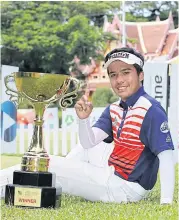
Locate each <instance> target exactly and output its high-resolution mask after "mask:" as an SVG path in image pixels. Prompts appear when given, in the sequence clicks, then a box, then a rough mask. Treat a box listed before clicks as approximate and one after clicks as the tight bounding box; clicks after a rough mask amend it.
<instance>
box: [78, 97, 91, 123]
mask: <svg viewBox="0 0 179 220" xmlns="http://www.w3.org/2000/svg"><path fill="white" fill-rule="evenodd" d="M74 107H75V110H76V114H77V115H78V117H79V118H80V119H85V118H88V117H89V115H90V114H91V112H92V110H93V105H92V103H91V102H89V101H88V97H87V96H86V95H83V96H82V97H81V99H80V100H79V101H77V103H76V104H75V106H74Z"/></svg>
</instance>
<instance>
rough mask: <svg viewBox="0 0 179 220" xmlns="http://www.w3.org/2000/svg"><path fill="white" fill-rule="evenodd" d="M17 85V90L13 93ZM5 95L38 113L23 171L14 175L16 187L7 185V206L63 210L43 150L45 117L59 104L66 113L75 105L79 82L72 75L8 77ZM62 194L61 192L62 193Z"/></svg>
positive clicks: (13, 74)
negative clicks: (20, 100) (13, 87)
mask: <svg viewBox="0 0 179 220" xmlns="http://www.w3.org/2000/svg"><path fill="white" fill-rule="evenodd" d="M11 83H15V86H16V88H17V90H15V89H12V87H11V86H10V84H11ZM5 85H6V88H7V90H6V93H7V94H8V95H10V100H12V101H13V100H14V98H15V99H17V98H18V99H19V98H22V99H27V100H28V101H30V102H31V104H32V106H33V107H34V109H35V115H36V116H35V120H34V132H33V135H32V140H31V143H30V146H29V149H28V151H27V152H26V153H25V154H24V155H23V157H22V161H21V170H17V171H14V174H13V184H8V185H6V192H5V203H6V204H10V205H14V206H20V207H46V208H47V207H53V208H54V207H56V206H57V201H58V203H59V204H58V205H59V206H60V203H61V193H60V195H59V196H58V198H57V195H56V188H55V174H54V173H51V172H48V167H49V160H50V158H49V155H48V154H47V152H46V150H45V148H44V138H43V122H44V121H43V114H44V111H45V109H46V108H47V107H48V106H49V105H50V104H51V103H52V102H55V101H58V100H59V104H60V107H61V108H62V109H65V108H67V107H69V106H70V105H71V104H72V103H73V99H75V98H76V97H77V93H78V90H79V87H80V85H79V81H78V80H77V79H75V78H72V77H70V76H69V75H62V74H48V73H36V72H16V73H12V74H11V75H8V76H7V77H5ZM60 190H61V191H62V189H60Z"/></svg>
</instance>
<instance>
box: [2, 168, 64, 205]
mask: <svg viewBox="0 0 179 220" xmlns="http://www.w3.org/2000/svg"><path fill="white" fill-rule="evenodd" d="M53 176H55V174H53V173H50V172H26V171H14V176H13V184H8V185H6V191H5V204H7V205H13V206H18V207H29V208H57V207H60V206H61V194H62V189H61V188H60V189H58V196H57V192H56V188H55V187H53V186H52V185H54V184H53V180H54V178H53Z"/></svg>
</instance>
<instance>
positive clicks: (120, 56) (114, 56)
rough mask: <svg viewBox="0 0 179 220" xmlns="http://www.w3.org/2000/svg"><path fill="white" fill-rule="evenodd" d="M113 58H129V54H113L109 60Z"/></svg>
mask: <svg viewBox="0 0 179 220" xmlns="http://www.w3.org/2000/svg"><path fill="white" fill-rule="evenodd" d="M111 58H127V59H128V58H129V54H128V53H124V52H118V53H113V54H112V55H111V56H110V57H109V59H111Z"/></svg>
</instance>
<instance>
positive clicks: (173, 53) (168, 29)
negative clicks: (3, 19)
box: [76, 12, 179, 87]
mask: <svg viewBox="0 0 179 220" xmlns="http://www.w3.org/2000/svg"><path fill="white" fill-rule="evenodd" d="M122 28H123V22H122V21H121V20H120V19H119V17H118V15H114V18H113V20H112V22H109V21H108V19H107V17H105V19H104V25H103V31H104V32H111V33H113V34H114V35H115V36H116V38H117V39H119V40H115V41H110V42H106V43H107V50H106V51H105V54H106V53H108V52H109V51H110V50H112V49H114V48H117V47H119V48H120V47H122V42H121V37H122V33H123V30H122ZM125 30H126V39H127V41H126V46H127V47H133V48H134V49H136V50H137V51H139V52H141V53H142V54H143V56H144V58H145V60H155V59H156V60H160V61H162V60H164V61H166V60H167V61H168V62H169V61H170V60H173V59H175V58H176V57H178V50H179V46H178V33H179V28H176V29H175V27H174V22H173V16H172V13H171V12H170V13H169V16H168V18H167V19H166V20H163V21H161V20H160V18H159V16H157V18H156V20H155V21H149V22H128V21H126V22H125ZM130 39H132V40H133V42H131V40H130ZM76 59H77V58H76ZM90 59H91V65H80V61H79V60H78V62H77V66H78V67H79V70H80V71H81V72H82V74H84V75H86V76H88V80H89V81H91V84H93V83H92V82H93V81H94V85H95V81H96V82H97V81H98V82H99V80H100V81H101V82H102V81H104V83H105V73H104V70H103V68H102V62H101V63H96V62H95V61H94V60H93V59H92V58H90ZM95 78H96V80H95ZM102 84H103V83H102ZM92 87H93V86H92Z"/></svg>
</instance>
